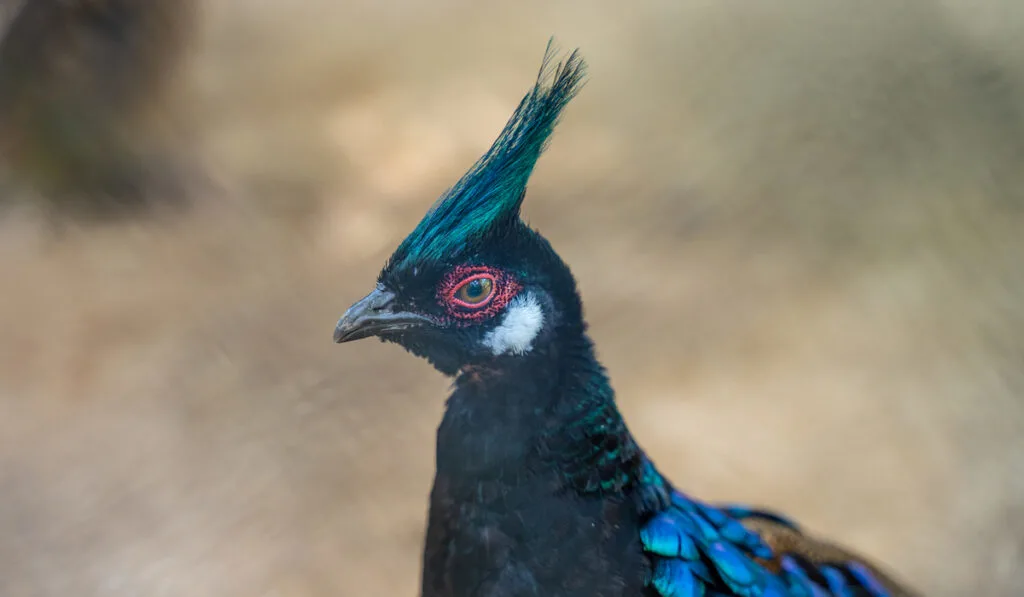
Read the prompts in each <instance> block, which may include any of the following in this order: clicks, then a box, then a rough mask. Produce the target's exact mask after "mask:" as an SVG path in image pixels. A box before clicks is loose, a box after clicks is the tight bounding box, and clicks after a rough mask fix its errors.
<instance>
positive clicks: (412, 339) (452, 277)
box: [334, 42, 586, 375]
mask: <svg viewBox="0 0 1024 597" xmlns="http://www.w3.org/2000/svg"><path fill="white" fill-rule="evenodd" d="M552 62H553V60H552V45H551V43H550V42H549V44H548V49H547V51H546V52H545V55H544V61H543V63H542V66H541V69H540V73H539V75H538V77H537V82H536V83H535V85H534V87H533V88H532V89H531V90H530V92H529V93H527V94H526V96H525V97H524V98H523V99H522V101H521V102H520V103H519V106H518V107H517V108H516V110H515V112H514V113H513V115H512V117H511V118H510V119H509V121H508V123H507V124H506V125H505V128H504V129H503V130H502V131H501V134H500V135H499V136H498V138H497V140H496V141H495V142H494V144H493V145H492V146H491V148H490V149H489V150H488V151H487V152H486V153H485V154H484V155H483V157H481V158H480V159H479V160H478V161H477V162H476V164H474V165H473V167H472V168H470V170H469V171H468V172H467V173H466V174H465V175H464V176H463V177H462V178H461V179H460V180H459V181H458V182H457V183H456V184H455V185H454V186H453V187H451V188H450V189H448V190H447V191H446V192H445V193H444V194H443V195H442V196H441V197H440V198H439V199H438V200H437V202H435V203H434V205H433V206H432V207H431V208H430V210H429V211H428V212H427V214H426V215H425V216H424V217H423V219H422V220H421V221H420V223H419V224H418V225H417V226H416V228H415V229H414V230H413V231H412V232H411V233H410V234H409V235H408V236H407V237H406V238H405V239H404V240H403V241H402V243H401V244H400V245H399V246H398V248H397V249H396V250H395V252H394V253H393V254H392V255H391V257H390V258H389V259H388V262H387V264H386V265H385V266H384V268H383V270H382V271H381V273H380V275H379V276H378V279H377V285H376V288H375V289H374V290H373V291H372V292H371V293H370V294H368V295H367V296H366V297H364V298H363V299H362V300H360V301H358V302H357V303H355V304H354V305H352V306H351V307H350V308H349V309H348V311H346V312H345V314H344V315H343V316H342V317H341V319H340V320H339V321H338V325H337V327H336V328H335V330H334V340H335V342H339V343H340V342H349V341H352V340H358V339H361V338H367V337H371V336H376V337H378V338H380V339H381V340H383V341H386V342H395V343H398V344H400V345H401V346H403V347H404V348H406V349H407V350H409V351H410V352H412V353H414V354H416V355H418V356H421V357H423V358H426V359H427V360H428V361H430V362H431V363H432V364H433V365H434V366H435V367H436V368H437V369H438V370H439V371H441V372H442V373H444V374H446V375H455V374H456V373H457V372H458V371H460V370H464V369H466V368H468V367H471V366H474V365H487V364H495V363H496V362H500V361H502V360H505V359H526V358H530V357H532V356H536V355H539V354H550V353H551V352H552V351H553V350H555V349H556V347H555V341H556V339H557V337H558V336H559V334H558V332H559V330H563V329H565V328H566V327H572V326H582V313H581V306H580V301H579V296H578V294H577V292H576V285H575V281H574V279H573V277H572V274H571V273H570V271H569V268H568V267H567V266H566V265H565V263H564V262H563V261H562V260H561V259H560V258H559V256H558V255H557V254H556V253H555V252H554V250H553V249H552V248H551V246H550V245H549V244H548V242H547V240H546V239H544V238H543V237H542V236H541V235H540V234H539V233H538V232H536V231H535V230H533V229H531V228H530V227H529V226H528V225H527V224H526V223H525V222H523V220H522V218H521V217H520V207H521V206H522V202H523V198H524V197H525V194H526V186H527V183H528V181H529V178H530V175H531V173H532V172H533V167H534V165H535V164H536V163H537V159H538V158H539V157H540V155H541V153H542V152H543V150H544V148H545V146H546V145H547V141H548V139H549V137H550V136H551V133H552V131H553V129H554V127H555V124H556V123H557V121H558V117H559V114H560V113H561V111H562V109H563V108H564V107H565V106H566V105H567V104H568V103H569V101H570V100H571V99H572V98H573V97H574V96H575V95H576V93H577V92H578V91H579V88H580V87H581V85H582V82H583V77H584V72H585V68H586V65H585V63H584V62H583V60H582V58H580V56H579V55H578V53H577V52H573V53H572V54H570V55H569V56H568V57H567V58H566V59H565V60H564V61H562V62H559V63H558V64H557V65H554V66H552Z"/></svg>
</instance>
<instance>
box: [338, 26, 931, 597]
mask: <svg viewBox="0 0 1024 597" xmlns="http://www.w3.org/2000/svg"><path fill="white" fill-rule="evenodd" d="M551 58H552V52H551V44H550V43H549V45H548V51H547V52H546V53H545V59H544V63H543V65H542V67H541V70H540V74H539V76H538V79H537V82H536V84H535V85H534V87H533V89H532V90H531V91H530V92H529V93H528V94H527V95H526V97H524V98H523V100H522V101H521V102H520V104H519V106H518V108H517V109H516V111H515V113H514V114H513V115H512V117H511V119H510V120H509V122H508V124H506V125H505V128H504V130H502V132H501V134H500V135H499V136H498V139H497V141H495V142H494V144H493V146H492V147H491V148H490V149H489V150H488V151H487V153H486V154H484V156H483V157H482V158H481V159H480V160H479V161H478V162H477V163H476V164H475V165H474V166H473V167H472V168H471V169H470V170H469V172H468V173H467V174H466V175H465V176H463V178H462V179H461V180H459V181H458V182H457V183H456V184H455V186H453V187H452V188H451V189H449V190H448V191H447V192H446V193H445V194H444V195H443V196H442V197H441V198H440V199H439V200H438V201H437V202H436V203H435V204H434V206H433V207H432V208H431V209H430V211H428V212H427V215H426V216H425V217H424V218H423V220H422V221H421V222H420V223H419V224H418V225H417V226H416V228H415V229H414V230H413V231H412V232H411V233H410V234H409V236H408V237H406V238H405V240H404V241H402V243H401V244H400V246H399V247H398V249H397V250H396V251H395V252H394V254H393V255H392V256H391V258H390V259H389V260H388V262H387V264H386V265H385V267H384V269H383V270H382V271H381V273H380V276H379V278H378V280H377V286H376V289H374V290H373V292H371V293H370V294H369V295H367V296H366V297H365V298H363V299H362V300H360V301H359V302H357V303H355V304H354V305H352V307H351V308H349V309H348V311H347V312H346V313H345V314H344V316H342V317H341V319H340V320H339V321H338V324H337V327H336V328H335V330H334V340H335V342H339V343H341V342H349V341H352V340H358V339H361V338H367V337H370V336H377V337H378V338H380V339H381V340H382V341H385V342H395V343H397V344H399V345H401V346H402V347H404V348H405V349H406V350H408V351H409V352H412V353H413V354H416V355H418V356H420V357H423V358H425V359H427V360H428V361H429V362H430V363H431V364H433V366H434V367H436V368H437V369H438V370H439V371H440V372H441V373H443V374H445V375H447V376H450V377H454V378H455V383H454V386H453V391H452V394H451V396H450V397H449V399H448V402H447V407H446V411H445V414H444V418H443V420H442V422H441V425H440V427H439V428H438V431H437V453H436V465H437V470H436V476H435V479H434V487H433V490H432V492H431V495H430V514H429V521H428V528H427V533H426V546H425V550H424V554H423V577H422V595H423V597H514V596H520V595H539V596H544V597H556V596H557V597H574V596H580V597H600V596H604V597H613V596H629V597H634V596H645V597H698V596H702V595H705V596H708V597H711V596H720V597H726V596H739V597H757V596H760V597H783V596H792V597H796V596H808V597H817V596H823V597H827V596H835V597H897V596H909V595H912V594H913V593H911V592H910V591H909V590H908V589H906V588H901V587H900V586H899V585H898V584H897V583H896V582H894V581H893V580H891V579H890V578H889V577H888V576H886V575H885V574H884V573H883V572H881V571H880V570H879V569H878V568H876V567H874V566H872V565H870V564H867V563H865V562H864V561H863V560H861V559H860V558H858V557H857V556H855V555H853V554H851V553H850V552H847V551H845V550H843V549H841V548H839V547H835V546H833V545H830V544H828V543H824V542H821V541H818V540H816V539H814V538H812V537H810V536H808V535H805V534H803V533H802V532H801V531H800V529H799V528H798V527H797V526H796V525H794V524H793V523H792V522H790V521H789V520H787V519H785V518H782V517H781V516H778V515H776V514H773V513H770V512H766V511H760V510H755V509H751V508H747V507H742V506H736V505H717V506H716V505H711V504H708V503H703V502H700V501H698V500H696V499H694V498H692V497H690V496H687V495H685V494H683V493H681V492H680V491H678V490H677V489H675V488H674V487H673V485H672V484H671V482H670V481H669V480H668V479H666V478H665V477H664V476H662V475H661V474H660V473H659V472H658V470H657V469H656V468H655V466H654V464H653V463H652V462H651V460H650V459H649V458H648V457H647V456H646V455H645V454H644V452H643V451H642V450H641V449H640V447H639V446H638V445H637V442H636V440H635V439H634V438H633V436H632V435H631V434H630V432H629V430H628V429H627V427H626V424H625V422H624V421H623V419H622V416H621V415H620V414H619V411H618V409H617V408H616V405H615V401H614V393H613V391H612V388H611V385H610V384H609V380H608V377H607V376H606V374H605V371H604V369H603V367H602V366H601V364H600V363H599V362H598V361H597V358H596V357H595V352H594V345H593V343H592V342H591V340H590V338H589V337H588V336H587V333H586V330H587V325H586V323H585V322H584V319H583V306H582V304H581V301H580V297H579V294H578V293H577V290H576V283H575V280H574V279H573V276H572V274H571V273H570V271H569V267H568V266H567V265H566V264H565V263H564V262H563V261H562V260H561V259H560V258H559V256H558V254H557V253H555V251H554V249H552V247H551V245H550V244H548V241H547V240H546V239H544V237H542V236H541V235H540V234H538V233H537V232H536V231H535V230H532V229H531V228H530V227H529V226H527V224H525V223H524V222H523V221H522V220H521V219H520V216H519V211H520V205H521V204H522V201H523V197H524V195H525V192H526V186H527V181H528V180H529V178H530V174H531V172H532V171H533V167H534V164H535V163H536V162H537V159H538V157H539V156H540V154H541V152H542V151H543V149H544V147H545V145H546V143H547V140H548V137H549V136H550V135H551V133H552V130H553V128H554V126H555V123H556V121H557V119H558V116H559V113H560V112H561V110H562V109H563V108H564V107H565V106H566V104H567V103H568V102H569V101H570V100H571V99H572V98H573V96H574V95H575V94H576V93H577V91H578V90H579V88H580V86H581V84H582V81H583V77H584V71H585V63H584V62H583V60H582V59H581V58H580V56H579V55H578V53H577V52H573V53H572V54H571V55H569V57H568V58H567V59H566V60H565V61H564V62H562V63H559V64H558V65H557V66H556V67H554V68H551V62H552V60H551Z"/></svg>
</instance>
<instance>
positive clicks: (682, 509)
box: [640, 461, 890, 597]
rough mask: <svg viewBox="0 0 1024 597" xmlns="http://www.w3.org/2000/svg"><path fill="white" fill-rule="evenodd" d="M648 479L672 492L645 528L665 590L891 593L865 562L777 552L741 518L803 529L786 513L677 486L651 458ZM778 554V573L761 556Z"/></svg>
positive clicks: (844, 596) (743, 594)
mask: <svg viewBox="0 0 1024 597" xmlns="http://www.w3.org/2000/svg"><path fill="white" fill-rule="evenodd" d="M643 482H644V484H645V485H647V486H648V489H649V490H650V491H651V492H653V493H661V492H664V491H668V492H669V494H668V495H669V496H670V497H669V500H668V503H667V504H665V505H664V506H663V507H661V508H657V509H656V512H657V513H656V514H655V515H654V516H653V517H651V519H650V520H649V521H648V522H647V523H646V524H645V525H644V526H643V528H641V530H640V538H641V541H642V542H643V545H644V549H645V550H646V551H647V552H648V554H649V555H650V556H651V558H652V560H653V561H654V567H653V574H652V576H651V581H650V584H651V586H652V587H654V588H655V589H656V590H657V591H658V593H660V594H661V595H662V596H663V597H714V596H719V597H890V594H889V593H888V592H887V591H886V590H885V588H884V587H882V585H881V583H880V582H879V581H878V580H877V579H876V578H874V576H873V575H872V574H871V572H870V571H869V570H868V569H867V568H866V567H864V566H863V565H861V564H858V563H856V562H840V563H836V564H833V565H818V566H815V565H813V564H811V563H810V562H807V561H806V560H803V559H802V558H798V557H796V556H792V555H787V554H775V553H773V551H772V549H771V547H770V546H769V545H768V544H767V543H765V541H764V540H763V539H762V538H761V536H760V535H758V534H757V533H756V532H754V531H752V530H750V529H748V528H747V527H746V526H744V524H743V522H742V521H744V520H748V519H761V520H766V521H769V522H771V523H773V524H777V525H779V526H782V527H785V528H787V529H790V530H792V531H796V532H799V529H798V527H797V526H796V525H795V524H794V523H793V522H792V521H790V520H789V519H787V518H784V517H782V516H779V515H777V514H775V513H772V512H767V511H763V510H757V509H754V508H750V507H748V506H741V505H736V504H727V505H722V506H712V505H709V504H704V503H701V502H699V501H697V500H695V499H693V498H691V497H689V496H687V495H685V494H683V493H681V492H679V491H677V490H675V489H672V488H671V486H670V485H669V483H668V481H666V480H665V479H664V477H662V476H661V475H660V474H658V473H657V470H656V469H655V468H654V466H653V464H651V463H650V461H646V462H645V473H644V475H643ZM776 557H778V561H779V562H780V564H781V567H780V570H779V572H772V571H771V570H769V569H768V568H766V567H765V566H764V565H763V564H762V563H761V562H760V561H759V560H761V561H766V560H772V559H775V558H776Z"/></svg>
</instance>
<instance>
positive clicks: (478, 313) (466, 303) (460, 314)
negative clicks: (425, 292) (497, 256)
mask: <svg viewBox="0 0 1024 597" xmlns="http://www.w3.org/2000/svg"><path fill="white" fill-rule="evenodd" d="M475 281H483V282H484V283H485V286H489V287H490V288H486V291H487V293H486V296H483V294H484V293H483V292H480V294H481V295H482V296H481V297H480V298H479V299H478V301H477V302H473V300H467V299H475V298H476V297H475V296H472V295H465V296H460V294H464V293H460V291H462V290H463V289H467V287H468V286H469V285H470V284H472V283H473V282H475ZM522 288H523V286H522V284H520V283H519V282H518V281H517V280H516V279H515V278H514V277H513V276H512V275H511V274H510V273H509V272H506V271H504V270H501V269H499V268H495V267H490V266H486V265H457V266H455V267H454V268H452V270H451V271H449V272H448V273H447V275H445V276H444V277H443V278H442V279H441V282H440V283H439V284H438V287H437V302H438V303H439V304H440V305H441V307H443V308H444V310H445V311H447V312H448V317H450V318H451V320H452V321H453V322H455V323H456V325H460V326H462V325H472V324H473V323H474V322H479V321H484V320H486V319H489V318H491V317H494V316H496V315H498V314H499V313H501V311H502V309H504V308H505V306H506V305H508V303H509V301H511V300H512V299H513V298H515V296H516V295H517V294H519V291H520V290H522ZM475 290H477V291H480V290H484V289H475Z"/></svg>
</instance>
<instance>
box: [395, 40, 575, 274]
mask: <svg viewBox="0 0 1024 597" xmlns="http://www.w3.org/2000/svg"><path fill="white" fill-rule="evenodd" d="M553 42H554V40H553V39H552V40H550V41H548V46H547V49H546V50H545V52H544V60H543V62H542V63H541V67H540V72H539V73H538V75H537V82H536V83H535V84H534V86H533V89H531V90H530V92H529V93H527V94H526V96H525V97H523V99H522V101H520V102H519V106H518V107H517V108H516V110H515V112H514V113H513V114H512V117H511V118H510V119H509V121H508V123H506V124H505V128H504V129H502V131H501V134H500V135H498V138H497V140H495V141H494V144H493V145H491V148H490V149H488V150H487V153H485V154H484V155H483V157H481V158H480V159H479V160H477V162H476V163H475V164H474V165H473V167H472V168H470V169H469V171H468V172H467V173H466V174H465V175H463V177H462V178H461V179H460V180H459V181H458V182H457V183H455V185H454V186H452V187H451V188H450V189H448V190H447V191H445V193H444V194H443V195H441V197H440V198H439V199H438V200H437V201H436V202H435V203H434V205H433V206H432V207H431V208H430V210H429V211H428V212H427V214H426V215H425V216H424V217H423V219H422V220H421V221H420V223H419V224H418V225H417V226H416V228H415V229H414V230H413V231H412V232H411V233H410V234H409V236H407V237H406V238H405V240H404V241H402V244H401V245H399V247H398V249H397V250H396V251H395V253H394V255H392V257H391V259H390V264H389V268H388V269H390V267H392V266H397V267H401V266H402V265H403V264H408V263H412V262H424V261H440V260H443V259H444V257H445V256H446V255H452V254H457V253H458V252H459V251H461V250H463V249H464V248H465V247H467V246H469V245H471V244H472V243H473V241H475V240H479V239H480V238H481V237H483V236H484V235H486V234H487V233H488V231H490V230H494V229H496V228H500V226H501V225H502V224H506V223H509V222H511V221H513V220H515V219H518V217H519V208H520V206H521V205H522V202H523V197H524V195H525V193H526V185H527V182H528V181H529V179H530V175H531V174H532V173H533V167H534V165H535V164H536V163H537V159H538V158H539V157H540V154H541V153H542V152H543V151H544V149H545V147H546V146H547V142H548V139H549V138H550V136H551V133H552V131H553V130H554V128H555V125H556V124H557V122H558V117H559V114H560V113H561V112H562V109H563V108H565V106H566V105H567V104H568V103H569V101H571V100H572V98H573V97H575V96H576V94H577V93H578V92H579V90H580V88H581V87H582V84H583V79H584V75H585V73H586V63H585V62H584V61H583V58H582V57H581V56H580V55H579V50H574V51H573V52H572V53H570V54H569V56H568V57H567V58H566V59H565V60H564V61H561V62H559V63H558V64H557V65H555V66H554V68H552V66H551V63H552V62H553V58H554V55H555V53H556V52H555V50H554V44H553Z"/></svg>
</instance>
